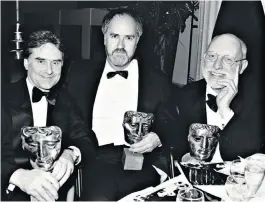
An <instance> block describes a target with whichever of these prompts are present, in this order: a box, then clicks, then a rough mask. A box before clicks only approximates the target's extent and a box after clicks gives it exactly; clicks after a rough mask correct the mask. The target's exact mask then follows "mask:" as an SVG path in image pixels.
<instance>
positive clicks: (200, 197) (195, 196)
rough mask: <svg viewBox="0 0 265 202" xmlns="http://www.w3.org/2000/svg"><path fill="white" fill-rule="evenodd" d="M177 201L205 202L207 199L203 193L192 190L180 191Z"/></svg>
mask: <svg viewBox="0 0 265 202" xmlns="http://www.w3.org/2000/svg"><path fill="white" fill-rule="evenodd" d="M176 201H177V202H182V201H192V202H204V201H205V199H204V194H203V192H202V191H200V190H198V189H195V188H190V189H183V190H179V191H178V195H177V199H176Z"/></svg>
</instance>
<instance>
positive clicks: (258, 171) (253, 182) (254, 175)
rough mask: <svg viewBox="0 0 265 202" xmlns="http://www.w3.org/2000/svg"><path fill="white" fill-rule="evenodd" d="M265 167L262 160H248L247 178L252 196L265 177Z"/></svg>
mask: <svg viewBox="0 0 265 202" xmlns="http://www.w3.org/2000/svg"><path fill="white" fill-rule="evenodd" d="M264 174H265V169H264V167H263V164H262V162H261V161H258V160H247V163H246V167H245V180H246V184H247V187H248V191H249V194H250V196H253V195H255V194H256V192H257V191H258V189H259V188H260V186H261V184H262V181H263V179H264Z"/></svg>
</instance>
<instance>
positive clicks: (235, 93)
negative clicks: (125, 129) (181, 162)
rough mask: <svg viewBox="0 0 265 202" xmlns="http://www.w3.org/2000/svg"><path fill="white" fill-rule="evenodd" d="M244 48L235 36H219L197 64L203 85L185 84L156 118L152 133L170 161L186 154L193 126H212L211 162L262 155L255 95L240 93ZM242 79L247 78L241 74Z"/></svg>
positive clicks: (246, 63) (258, 111)
mask: <svg viewBox="0 0 265 202" xmlns="http://www.w3.org/2000/svg"><path fill="white" fill-rule="evenodd" d="M246 56H247V47H246V44H245V43H244V42H243V41H242V40H241V39H239V38H238V37H237V36H235V35H232V34H222V35H219V36H216V37H215V38H213V40H212V41H211V43H210V45H209V46H208V49H207V51H206V53H205V54H204V56H203V58H202V60H203V65H202V67H201V68H202V69H201V70H202V75H203V79H201V80H199V81H196V82H194V83H191V84H188V85H186V86H184V87H183V88H182V89H181V92H180V93H178V95H174V96H172V97H171V99H170V100H168V102H167V103H165V104H164V105H162V106H161V107H160V108H159V109H158V110H157V113H156V123H155V128H154V132H156V133H157V134H158V135H159V137H160V139H161V141H162V142H163V145H164V146H165V145H167V146H168V148H169V147H171V146H173V147H174V148H175V149H174V153H175V156H176V157H178V158H181V157H182V156H183V155H184V154H186V153H187V152H189V145H188V141H187V137H188V130H189V126H190V125H191V124H192V123H206V124H210V125H216V126H218V127H219V128H220V129H221V132H220V139H219V143H218V145H217V148H216V150H215V153H214V156H213V159H212V161H216V162H221V161H223V160H224V161H226V160H233V159H235V158H237V156H242V157H247V156H249V155H251V154H253V153H256V152H261V151H262V150H263V137H262V136H263V134H262V128H261V109H260V107H261V106H260V105H259V104H258V103H259V99H258V98H257V96H254V95H256V94H254V93H252V92H248V91H245V90H242V87H241V86H242V84H243V83H244V80H243V79H242V80H240V81H241V82H239V78H242V76H241V75H242V74H243V73H244V72H245V70H246V68H247V67H248V61H247V58H246ZM246 73H247V72H246Z"/></svg>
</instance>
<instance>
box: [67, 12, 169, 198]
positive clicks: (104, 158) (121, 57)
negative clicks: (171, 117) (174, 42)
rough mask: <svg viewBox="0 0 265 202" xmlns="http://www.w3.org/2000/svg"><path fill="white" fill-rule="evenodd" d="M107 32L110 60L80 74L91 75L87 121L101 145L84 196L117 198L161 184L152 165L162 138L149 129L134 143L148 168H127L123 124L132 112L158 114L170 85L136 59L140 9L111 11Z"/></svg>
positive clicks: (106, 21) (134, 149)
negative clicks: (156, 112)
mask: <svg viewBox="0 0 265 202" xmlns="http://www.w3.org/2000/svg"><path fill="white" fill-rule="evenodd" d="M102 32H103V34H104V45H105V51H106V56H107V58H103V60H102V61H99V62H97V61H96V62H95V63H93V64H91V65H89V64H87V68H86V69H87V73H84V71H85V68H83V70H84V71H82V75H80V76H81V78H83V77H86V78H84V79H82V81H86V84H85V86H86V88H87V91H86V96H87V97H89V99H88V101H87V102H86V103H85V105H87V107H88V124H89V126H91V127H92V129H93V131H94V132H95V134H96V136H97V139H98V142H99V145H100V147H99V149H98V155H97V159H96V161H95V163H94V164H93V165H92V166H90V167H88V170H87V171H85V173H84V190H83V197H82V200H114V201H116V200H118V199H120V198H121V197H123V196H125V195H126V194H129V193H131V192H133V191H138V190H141V189H143V188H146V187H148V186H153V185H156V184H157V183H159V175H158V173H157V172H156V170H155V169H154V168H153V167H152V164H154V161H153V160H154V159H155V158H156V157H155V156H156V155H155V154H156V151H157V150H159V148H158V147H160V146H161V142H160V139H159V137H158V136H157V135H156V134H155V133H149V134H147V135H146V136H145V137H144V139H143V140H141V141H140V142H138V143H135V144H133V145H131V146H130V150H131V151H132V152H137V153H142V154H144V157H145V158H144V164H143V168H142V170H139V171H131V170H123V165H122V154H123V149H124V148H125V145H126V142H125V140H124V129H123V126H122V123H123V117H124V114H125V112H126V111H129V110H131V111H139V112H145V113H154V111H155V108H156V107H157V105H158V104H159V103H160V102H161V101H162V100H164V99H166V97H167V96H168V94H169V91H170V87H171V83H170V82H168V81H166V79H164V78H163V77H162V76H161V75H159V74H157V73H155V72H154V71H152V70H151V68H148V67H147V66H145V65H144V64H143V62H142V60H140V59H139V58H137V59H136V57H135V51H136V48H137V44H138V42H139V40H140V37H141V35H142V33H143V25H142V22H141V20H140V18H139V17H137V15H136V13H134V12H133V11H131V10H128V9H115V10H111V11H110V12H109V13H108V14H107V15H106V16H105V17H104V19H103V22H102ZM146 59H148V60H150V59H151V58H146ZM75 65H76V66H78V65H79V64H78V63H76V64H75ZM76 66H72V70H75V69H78V67H76ZM80 66H81V65H80ZM82 66H84V64H82ZM70 86H71V81H70ZM81 87H83V86H80V88H81ZM73 93H75V92H73Z"/></svg>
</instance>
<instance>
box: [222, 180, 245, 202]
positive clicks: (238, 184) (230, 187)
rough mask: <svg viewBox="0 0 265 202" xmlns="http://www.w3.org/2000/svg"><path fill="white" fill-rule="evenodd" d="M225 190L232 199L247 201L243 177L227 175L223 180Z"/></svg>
mask: <svg viewBox="0 0 265 202" xmlns="http://www.w3.org/2000/svg"><path fill="white" fill-rule="evenodd" d="M225 190H226V193H227V195H228V196H229V198H230V199H231V200H232V201H247V200H248V199H249V196H248V192H247V190H248V188H247V185H246V181H245V179H244V178H240V177H234V176H232V175H230V176H228V177H227V179H226V182H225Z"/></svg>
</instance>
